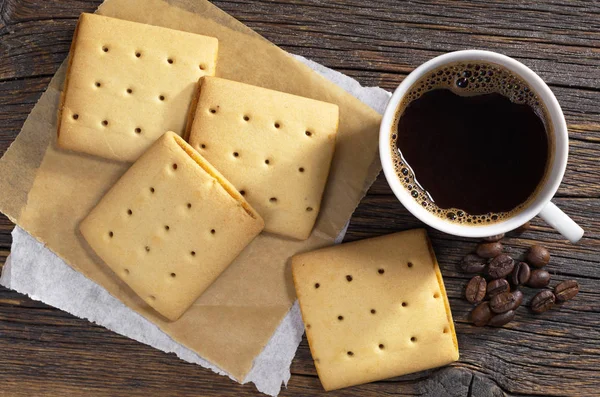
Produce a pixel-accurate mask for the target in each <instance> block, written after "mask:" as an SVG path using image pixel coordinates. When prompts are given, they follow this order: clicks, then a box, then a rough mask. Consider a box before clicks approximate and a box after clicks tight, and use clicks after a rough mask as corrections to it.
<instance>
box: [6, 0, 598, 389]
mask: <svg viewBox="0 0 600 397" xmlns="http://www.w3.org/2000/svg"><path fill="white" fill-rule="evenodd" d="M536 3H537V2H522V1H519V2H515V3H514V4H509V2H505V1H501V0H488V1H486V2H477V1H466V2H454V1H441V0H438V1H431V2H426V1H414V2H403V1H393V0H371V1H368V2H365V1H361V0H349V1H342V0H310V1H294V0H289V1H283V0H272V1H267V0H232V1H215V4H216V5H218V6H219V7H221V8H222V9H224V10H225V11H227V12H229V13H230V14H231V15H233V16H234V17H236V18H238V19H239V20H241V21H242V22H244V23H245V24H247V25H248V26H250V27H251V28H253V29H255V30H256V31H258V32H259V33H260V34H262V35H264V36H265V37H267V38H268V39H270V40H271V41H273V42H274V43H276V44H278V45H280V46H281V47H283V48H284V49H285V50H287V51H289V52H292V53H295V54H300V55H303V56H305V57H307V58H311V59H314V60H315V61H317V62H320V63H322V64H324V65H326V66H328V67H331V68H333V69H336V70H339V71H340V72H342V73H345V74H347V75H349V76H352V77H354V78H356V79H357V80H358V81H360V82H361V83H362V84H363V85H367V86H381V87H383V88H386V89H388V90H393V89H394V88H395V87H396V86H397V85H398V84H399V83H400V82H401V81H402V79H403V78H404V77H405V76H406V75H407V74H408V73H409V72H410V71H411V70H413V69H414V68H415V67H416V66H418V65H419V64H421V63H423V62H425V61H426V60H428V59H430V58H432V57H434V56H436V55H440V54H442V53H445V52H448V51H453V50H459V49H465V48H479V49H489V50H495V51H498V52H502V53H504V54H507V55H509V56H512V57H515V58H516V59H518V60H520V61H522V62H524V63H525V64H527V65H528V66H530V67H531V68H533V69H534V70H535V71H536V72H538V73H539V74H540V76H541V77H542V78H543V79H544V80H546V81H547V82H548V84H549V85H550V87H551V88H552V90H553V91H554V93H555V94H556V96H557V97H558V100H559V102H560V103H561V104H562V107H563V110H564V112H565V115H566V118H567V123H568V125H569V131H570V138H571V141H570V149H571V157H570V159H569V166H568V169H567V173H566V176H565V180H564V182H563V184H562V185H561V188H560V190H559V194H558V196H557V197H556V198H555V200H554V201H555V202H556V203H557V204H558V205H560V206H561V208H563V209H564V210H565V211H566V212H567V213H568V214H569V215H571V216H572V217H573V219H575V220H576V221H577V222H578V223H579V224H580V225H581V226H583V228H584V229H585V230H586V235H585V237H584V238H583V240H582V241H581V242H580V243H579V244H577V245H571V244H569V243H567V242H565V241H564V240H563V239H562V238H561V237H560V236H559V235H558V234H557V233H556V232H554V231H553V230H552V229H550V228H549V227H548V226H547V225H545V224H544V223H543V222H542V221H541V220H538V219H535V220H534V221H533V222H532V228H531V229H530V230H528V231H526V232H524V233H522V234H521V235H519V236H517V235H512V236H510V238H509V239H507V246H508V247H509V248H510V249H512V250H513V251H514V252H515V254H518V253H521V252H523V251H524V250H525V249H526V248H527V247H529V246H530V245H532V244H533V243H534V242H536V241H537V242H541V243H543V244H544V245H545V246H547V247H548V248H549V249H550V250H551V252H552V255H553V256H552V261H551V264H550V265H549V270H550V271H551V273H553V280H554V281H553V284H555V283H556V282H557V281H559V280H564V279H570V278H575V279H577V280H578V281H579V282H580V285H581V293H580V294H579V296H578V297H577V298H576V299H575V300H574V301H572V302H569V303H568V304H566V305H564V306H563V307H561V308H560V309H556V310H553V311H550V312H548V313H545V314H543V315H533V314H532V313H530V312H529V310H528V309H527V308H525V307H522V308H520V310H519V311H518V316H517V319H516V320H515V321H513V322H512V323H510V324H509V325H508V326H506V327H504V328H502V329H491V328H475V327H473V326H472V325H470V324H469V323H468V313H469V311H470V309H471V306H470V305H469V304H468V303H466V302H465V301H463V299H462V298H461V296H462V293H463V288H464V285H465V283H466V281H467V280H468V276H466V275H464V274H462V273H460V272H459V271H458V270H457V268H456V264H457V262H458V261H459V259H460V258H461V257H462V256H464V255H465V254H467V253H468V252H470V251H471V250H472V249H473V248H474V247H475V242H474V241H472V240H468V239H463V238H456V237H451V236H448V235H445V234H442V233H439V232H436V231H434V230H429V232H430V235H431V237H432V239H433V244H434V247H435V250H436V252H437V255H438V258H439V261H440V263H441V266H442V270H443V274H444V278H445V282H446V287H447V289H448V292H449V296H450V300H451V305H452V312H453V315H454V319H455V321H456V325H457V333H458V338H459V344H460V349H461V359H460V362H458V363H455V364H454V365H452V366H450V367H446V368H443V369H438V370H432V371H427V372H421V373H418V374H414V375H410V376H405V377H401V378H396V379H391V380H388V381H382V382H376V383H373V384H369V385H363V386H358V387H353V388H350V389H346V390H342V391H338V392H332V393H329V395H331V396H335V395H365V396H366V395H369V396H371V395H372V396H375V395H380V394H396V395H403V396H405V395H410V396H412V395H420V396H432V397H438V396H439V397H442V396H496V395H502V394H503V393H508V394H511V395H522V396H534V395H535V396H563V395H565V396H567V395H568V396H584V395H585V396H598V395H600V292H599V289H598V283H600V273H599V270H600V264H599V263H598V262H599V260H598V256H599V255H600V191H599V187H600V163H599V162H598V161H599V160H598V159H599V157H600V110H599V107H598V104H600V50H599V49H600V4H599V3H595V4H594V3H592V2H588V1H568V2H562V1H554V0H553V1H547V2H546V3H545V4H536ZM98 4H99V1H97V0H68V1H59V0H51V1H49V0H2V1H0V55H1V56H0V153H4V152H5V151H6V149H7V148H8V146H9V144H10V143H11V142H12V140H13V139H14V138H15V137H16V136H17V134H18V132H19V130H20V128H21V125H22V124H23V122H24V120H25V118H26V117H27V114H28V113H29V112H30V110H31V109H32V107H33V106H34V105H35V103H36V101H37V99H38V98H39V96H40V94H41V93H42V92H43V91H44V89H45V87H46V85H47V84H48V82H49V81H50V78H51V76H52V75H53V74H54V72H55V71H56V69H57V68H58V66H59V65H60V63H61V62H62V61H63V59H64V58H65V57H66V56H67V51H68V49H69V44H70V42H71V37H72V34H73V29H74V27H75V23H76V20H77V17H78V16H79V13H80V12H82V11H88V12H89V11H93V10H94V9H95V8H96V6H97V5H98ZM0 194H2V193H1V192H0ZM417 226H421V224H420V223H419V222H418V221H417V220H416V219H415V218H414V217H412V216H410V215H409V214H408V213H407V212H406V210H405V209H404V208H403V207H402V206H401V205H400V204H399V202H398V201H397V200H396V198H395V197H394V196H393V195H392V192H391V191H390V189H389V187H388V186H387V184H386V182H385V179H384V178H383V176H380V178H379V179H378V180H377V182H376V183H375V184H374V185H373V187H372V188H371V189H370V191H369V194H368V195H367V196H366V197H365V198H364V200H363V201H362V203H361V204H360V206H359V208H358V209H357V211H356V213H355V214H354V216H353V218H352V223H351V226H350V229H349V231H348V234H347V237H346V240H347V241H350V240H356V239H359V238H365V237H371V236H377V235H381V234H385V233H390V232H394V231H398V230H404V229H409V228H413V227H417ZM12 228H13V225H12V224H11V223H10V221H8V220H7V219H6V218H4V217H2V218H1V219H0V257H1V258H0V260H1V261H2V263H3V262H4V260H5V258H6V256H7V255H8V253H9V250H10V242H11V238H10V231H11V229H12ZM531 296H532V293H531V291H527V293H526V301H528V300H529V298H530V297H531ZM291 371H292V378H291V380H290V382H289V385H288V388H287V389H284V390H283V391H282V393H281V395H282V396H288V395H297V396H299V395H302V396H310V395H320V394H323V391H322V388H321V386H320V384H319V380H318V378H317V377H316V372H315V368H314V365H313V363H312V360H311V357H310V352H309V350H308V345H307V344H306V340H304V341H303V342H302V344H301V345H300V348H299V350H298V353H297V356H296V358H295V359H294V362H293V364H292V368H291ZM151 394H154V395H181V396H188V395H189V396H198V395H215V396H216V395H223V396H224V395H259V393H258V392H256V390H255V388H254V386H253V385H246V386H239V385H237V384H235V383H233V382H232V381H230V380H229V379H227V378H224V377H221V376H217V375H215V374H213V373H212V372H210V371H208V370H204V369H202V368H200V367H198V366H196V365H192V364H187V363H185V362H183V361H181V360H179V359H178V358H176V357H175V356H174V355H169V354H165V353H162V352H160V351H158V350H155V349H153V348H151V347H148V346H145V345H142V344H140V343H137V342H134V341H132V340H130V339H127V338H125V337H122V336H119V335H116V334H114V333H112V332H110V331H107V330H106V329H104V328H102V327H99V326H95V325H93V324H90V323H89V322H87V321H85V320H81V319H78V318H75V317H73V316H71V315H69V314H66V313H64V312H62V311H60V310H57V309H54V308H52V307H49V306H47V305H44V304H41V303H39V302H36V301H33V300H31V299H29V298H27V297H25V296H23V295H20V294H18V293H15V292H13V291H9V290H6V289H2V288H0V396H17V395H22V396H39V395H61V396H62V395H69V396H75V395H106V396H134V395H136V396H137V395H140V396H146V395H151Z"/></svg>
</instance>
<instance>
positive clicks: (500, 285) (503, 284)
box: [487, 278, 510, 299]
mask: <svg viewBox="0 0 600 397" xmlns="http://www.w3.org/2000/svg"><path fill="white" fill-rule="evenodd" d="M503 292H510V285H508V281H506V279H503V278H499V279H497V280H492V281H490V282H489V283H488V285H487V297H488V299H492V298H493V297H494V296H496V295H498V294H501V293H503Z"/></svg>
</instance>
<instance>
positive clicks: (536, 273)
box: [527, 269, 550, 288]
mask: <svg viewBox="0 0 600 397" xmlns="http://www.w3.org/2000/svg"><path fill="white" fill-rule="evenodd" d="M549 283H550V273H548V272H547V271H546V270H544V269H534V270H532V271H531V274H530V276H529V280H527V286H528V287H531V288H544V287H545V286H547V285H548V284H549Z"/></svg>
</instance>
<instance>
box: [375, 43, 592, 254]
mask: <svg viewBox="0 0 600 397" xmlns="http://www.w3.org/2000/svg"><path fill="white" fill-rule="evenodd" d="M379 149H380V156H381V163H382V165H383V171H384V173H385V176H386V179H387V181H388V183H389V185H390V187H391V188H392V190H393V192H394V194H395V195H396V196H397V197H398V199H399V200H400V202H402V204H403V205H404V206H405V207H406V208H407V209H408V210H409V211H410V212H411V213H412V214H413V215H415V216H416V217H417V218H419V219H420V220H421V221H423V222H425V223H426V224H428V225H429V226H431V227H434V228H436V229H438V230H441V231H443V232H446V233H449V234H453V235H457V236H464V237H487V236H492V235H496V234H501V233H505V232H508V231H511V230H514V229H516V228H518V227H519V226H521V225H522V224H524V223H525V222H527V221H529V220H530V219H531V218H533V217H534V216H536V215H539V216H540V217H542V219H544V220H545V221H546V222H547V223H548V224H549V225H550V226H552V227H553V228H555V229H556V230H557V231H558V232H559V233H561V234H562V235H563V236H564V237H566V238H567V239H568V240H570V241H571V242H577V241H578V240H579V239H580V238H581V237H582V236H583V229H582V228H581V227H579V226H578V225H577V224H576V223H575V222H573V220H572V219H571V218H569V217H568V216H567V215H566V214H565V213H564V212H563V211H561V210H560V209H559V208H558V207H557V206H556V205H554V204H553V203H552V202H551V201H550V200H551V199H552V197H553V196H554V194H555V193H556V191H557V189H558V187H559V185H560V183H561V181H562V178H563V175H564V173H565V168H566V165H567V156H568V150H569V137H568V132H567V125H566V121H565V117H564V115H563V113H562V110H561V108H560V105H559V104H558V101H557V100H556V97H555V96H554V94H553V93H552V91H550V88H548V86H547V85H546V83H544V82H543V81H542V79H541V78H540V77H539V76H538V75H537V74H535V73H534V72H533V71H532V70H531V69H529V68H528V67H527V66H525V65H523V64H522V63H520V62H518V61H516V60H514V59H512V58H509V57H507V56H505V55H501V54H498V53H494V52H490V51H479V50H466V51H457V52H452V53H448V54H444V55H441V56H438V57H436V58H434V59H432V60H430V61H428V62H426V63H424V64H423V65H421V66H419V67H418V68H417V69H415V70H414V71H413V72H412V73H411V74H410V75H409V76H408V77H406V78H405V79H404V81H403V82H402V84H400V86H399V87H398V88H397V89H396V91H395V92H394V94H393V96H392V98H391V99H390V102H389V103H388V105H387V108H386V110H385V113H384V115H383V120H382V122H381V129H380V134H379Z"/></svg>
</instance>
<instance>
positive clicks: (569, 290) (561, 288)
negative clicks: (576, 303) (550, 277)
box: [554, 280, 579, 303]
mask: <svg viewBox="0 0 600 397" xmlns="http://www.w3.org/2000/svg"><path fill="white" fill-rule="evenodd" d="M577 293H579V283H578V282H577V281H575V280H567V281H563V282H562V283H559V284H558V285H557V286H556V287H554V296H556V301H557V302H561V303H562V302H566V301H568V300H571V299H573V298H574V297H575V295H577Z"/></svg>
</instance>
